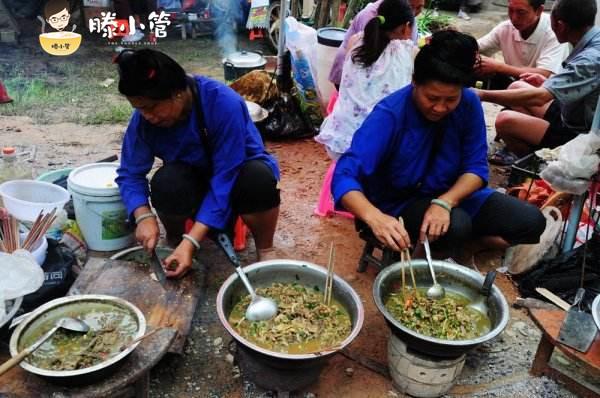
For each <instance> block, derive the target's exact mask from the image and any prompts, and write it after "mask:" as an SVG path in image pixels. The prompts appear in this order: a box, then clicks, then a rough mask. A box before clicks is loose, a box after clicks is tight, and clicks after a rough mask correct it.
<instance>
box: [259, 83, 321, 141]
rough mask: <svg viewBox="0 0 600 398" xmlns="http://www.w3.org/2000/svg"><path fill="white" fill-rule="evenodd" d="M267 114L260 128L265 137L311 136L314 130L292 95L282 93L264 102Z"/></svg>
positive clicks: (272, 138)
mask: <svg viewBox="0 0 600 398" xmlns="http://www.w3.org/2000/svg"><path fill="white" fill-rule="evenodd" d="M264 107H265V109H266V110H267V111H268V112H269V116H268V117H267V119H266V121H265V122H264V127H262V128H261V129H260V131H261V133H262V134H263V136H264V138H265V139H271V140H274V139H286V138H304V137H312V136H313V135H315V131H314V130H313V129H312V128H310V126H307V124H306V123H305V121H304V119H303V118H302V114H301V112H300V110H299V109H298V105H297V104H296V101H295V100H294V98H293V97H292V96H290V95H289V94H282V95H281V96H279V97H277V98H275V99H274V100H272V101H269V102H267V103H265V105H264Z"/></svg>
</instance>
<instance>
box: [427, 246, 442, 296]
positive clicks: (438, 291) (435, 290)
mask: <svg viewBox="0 0 600 398" xmlns="http://www.w3.org/2000/svg"><path fill="white" fill-rule="evenodd" d="M423 246H425V257H427V265H429V271H430V272H431V279H433V285H432V286H431V287H430V288H429V289H427V297H429V298H430V299H433V300H438V299H441V298H443V297H444V296H445V295H446V291H445V290H444V287H443V286H442V285H440V284H439V283H438V282H437V279H436V278H435V271H434V270H433V263H432V261H431V248H430V247H429V239H427V236H425V241H424V242H423Z"/></svg>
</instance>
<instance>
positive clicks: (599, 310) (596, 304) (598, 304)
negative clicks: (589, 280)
mask: <svg viewBox="0 0 600 398" xmlns="http://www.w3.org/2000/svg"><path fill="white" fill-rule="evenodd" d="M592 316H593V317H594V322H596V327H597V328H598V329H600V294H599V295H597V296H596V298H595V299H594V301H593V302H592Z"/></svg>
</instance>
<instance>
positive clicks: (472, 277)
mask: <svg viewBox="0 0 600 398" xmlns="http://www.w3.org/2000/svg"><path fill="white" fill-rule="evenodd" d="M411 264H412V266H413V269H414V272H415V279H416V283H417V288H428V287H430V286H431V275H430V273H429V269H428V266H427V262H426V261H425V260H413V261H412V263H411ZM433 267H434V269H435V273H436V276H437V280H438V282H439V283H440V284H441V285H442V286H443V287H444V289H446V292H454V293H458V294H461V295H463V296H465V297H467V298H468V299H469V300H471V301H473V300H475V299H476V298H477V297H478V296H479V291H480V289H481V286H482V284H483V280H484V277H483V276H482V275H481V274H479V273H478V272H476V271H473V270H471V269H469V268H466V267H463V266H462V265H458V264H453V263H449V262H446V261H437V260H434V261H433ZM401 272H402V263H399V262H398V263H394V264H391V265H390V266H388V267H386V268H384V269H383V270H382V271H381V272H380V273H379V275H377V278H376V279H375V282H374V284H373V298H374V299H375V305H376V306H377V309H379V311H380V312H381V313H382V314H383V316H384V317H385V320H386V321H387V323H388V325H389V326H390V328H391V330H392V332H393V333H395V334H396V335H397V336H398V337H399V338H400V339H401V340H403V341H404V342H406V343H407V344H408V346H409V347H410V348H411V349H414V350H416V351H419V352H421V353H423V354H426V355H433V356H438V357H446V358H451V357H458V356H460V355H462V354H464V353H465V352H467V351H469V350H470V349H472V348H474V347H476V346H477V345H479V344H481V343H483V342H486V341H488V340H490V339H492V338H494V337H496V336H497V335H498V334H500V332H502V331H503V330H504V328H505V327H506V325H507V324H508V319H509V312H508V304H507V302H506V299H505V298H504V296H503V295H502V292H501V291H500V289H498V288H497V287H496V286H493V287H492V292H491V294H490V297H489V299H488V307H489V313H488V316H489V318H490V322H491V329H490V331H489V332H488V333H486V334H484V335H483V336H480V337H477V338H475V339H468V340H444V339H438V338H435V337H429V336H425V335H422V334H420V333H417V332H415V331H414V330H412V329H409V328H407V327H405V326H404V325H403V324H401V323H400V322H399V321H397V320H396V319H395V318H394V317H393V316H392V314H390V313H389V312H388V310H387V309H386V308H385V305H384V301H385V299H386V298H387V296H388V295H389V294H390V293H391V292H392V291H395V290H396V289H397V286H398V285H400V283H401V282H400V281H401ZM405 272H406V275H407V276H408V275H409V273H408V267H406V269H405ZM407 283H409V284H410V277H408V278H407Z"/></svg>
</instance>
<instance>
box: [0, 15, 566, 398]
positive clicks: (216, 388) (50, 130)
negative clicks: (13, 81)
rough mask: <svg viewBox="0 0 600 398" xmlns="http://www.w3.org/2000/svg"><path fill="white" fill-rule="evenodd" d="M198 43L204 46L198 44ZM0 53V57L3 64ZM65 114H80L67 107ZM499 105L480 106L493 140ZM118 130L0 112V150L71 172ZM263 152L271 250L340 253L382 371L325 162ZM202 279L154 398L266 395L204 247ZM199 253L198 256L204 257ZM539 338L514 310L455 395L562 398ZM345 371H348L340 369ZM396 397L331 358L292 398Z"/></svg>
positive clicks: (365, 286) (295, 149)
mask: <svg viewBox="0 0 600 398" xmlns="http://www.w3.org/2000/svg"><path fill="white" fill-rule="evenodd" d="M503 18H504V11H503V10H498V9H493V10H490V11H488V12H487V14H477V15H474V19H473V21H472V22H471V23H469V24H465V25H464V30H467V31H470V32H471V33H473V34H474V35H476V36H480V35H481V34H482V33H483V32H485V31H487V30H489V28H490V27H491V26H492V25H493V24H494V23H496V22H498V21H499V20H501V19H503ZM202 45H204V44H202ZM1 59H2V56H0V60H1ZM194 62H195V63H194V64H193V65H192V68H191V69H193V70H194V71H196V72H203V73H207V74H209V75H212V76H215V77H220V78H222V75H220V76H219V72H220V69H219V68H220V62H219V60H215V59H214V58H211V59H210V60H207V61H206V62H205V61H204V60H201V61H194ZM70 111H71V112H77V109H76V108H71V109H70ZM497 112H498V107H496V106H494V105H489V104H486V105H485V113H486V122H487V124H488V132H489V136H490V138H492V137H493V135H494V132H493V121H494V118H495V115H496V114H497ZM124 128H125V125H124V124H102V125H98V126H95V125H88V124H85V125H84V124H76V123H65V122H63V123H59V124H45V123H43V124H40V123H37V122H35V121H34V120H32V119H31V118H28V117H22V116H0V132H1V133H0V140H1V144H2V145H8V144H13V145H15V144H19V145H25V146H35V148H36V150H37V154H36V157H35V160H34V161H33V164H32V166H33V167H34V169H35V171H36V174H41V173H42V172H44V171H47V170H52V169H59V168H62V167H73V166H78V165H83V164H86V163H90V162H93V161H95V160H98V159H102V158H104V157H107V156H110V155H113V154H118V153H119V150H120V144H121V137H122V134H123V131H124ZM267 147H268V149H269V151H271V152H272V153H273V154H274V155H275V156H276V157H277V159H278V160H279V164H280V168H281V171H282V181H281V188H282V205H281V216H280V220H279V225H278V230H277V235H276V246H278V247H280V248H282V250H283V252H285V253H287V254H288V255H289V256H290V257H293V258H295V259H302V260H306V261H310V262H313V263H316V264H325V263H326V257H327V251H328V247H329V244H330V242H332V241H333V242H335V244H336V248H337V257H336V273H337V274H338V275H339V276H340V277H342V278H344V279H345V280H346V281H348V282H349V283H350V284H351V285H352V286H353V288H354V289H356V291H357V292H358V294H359V295H360V296H361V297H362V301H363V304H364V307H365V323H364V326H363V329H362V330H361V333H360V335H359V336H358V337H357V338H356V340H355V341H354V342H353V343H352V344H351V346H350V350H351V351H352V353H353V354H354V356H356V357H362V358H365V359H369V360H371V361H374V362H376V363H378V364H381V365H383V366H386V364H387V359H386V352H387V340H388V336H389V329H388V328H387V326H386V324H385V322H384V320H383V317H382V316H381V315H380V314H379V313H378V311H377V309H376V308H375V305H374V303H373V299H372V293H371V289H372V282H373V280H374V278H375V275H376V272H375V270H374V269H372V268H370V269H368V271H367V272H365V273H357V272H356V266H357V263H358V258H359V256H360V252H361V250H362V246H363V244H362V242H361V241H360V239H359V238H358V236H357V234H356V233H355V231H354V226H353V222H352V221H351V220H349V219H345V218H341V217H333V218H321V217H317V216H315V215H314V214H313V210H314V207H315V205H316V203H317V197H318V193H319V190H320V188H321V183H322V179H323V176H324V174H325V171H326V169H327V167H328V166H329V159H328V157H327V155H326V153H325V151H324V150H323V148H322V146H320V145H318V144H317V143H315V142H314V141H312V140H311V139H306V140H301V141H294V142H277V143H268V144H267ZM504 179H505V173H504V171H502V170H495V171H494V177H493V180H492V184H493V185H497V184H499V183H501V182H502V181H503V180H504ZM203 250H204V251H203V257H202V268H201V269H199V270H197V271H198V272H199V274H200V276H199V281H200V282H199V283H200V284H201V286H202V296H201V297H202V298H201V303H200V306H199V308H198V310H197V313H196V315H195V318H194V326H193V329H192V333H191V335H190V337H189V339H188V345H187V346H186V349H185V354H184V355H183V356H181V357H178V356H168V357H166V358H165V359H164V360H163V361H162V362H161V363H160V364H159V365H158V366H157V367H156V368H155V369H154V370H153V372H152V384H151V397H156V398H158V397H161V398H180V397H181V398H184V397H230V398H234V397H270V396H274V393H272V392H268V391H263V390H261V389H260V388H257V387H256V386H254V385H253V384H252V383H249V382H247V381H244V380H243V376H240V373H239V369H238V368H237V367H236V366H235V364H233V363H232V357H231V354H230V353H229V351H228V346H229V341H230V340H231V338H230V336H228V335H227V334H226V332H225V330H224V329H223V328H222V327H221V325H220V323H219V321H218V319H217V317H216V312H215V310H214V308H215V304H214V302H215V297H216V292H217V290H218V287H219V286H220V284H221V282H222V281H223V280H224V279H225V278H226V277H227V276H228V275H230V274H231V272H232V270H231V268H230V266H229V265H228V264H227V263H226V260H225V258H224V257H223V256H222V255H220V253H219V252H218V250H217V249H216V248H215V247H214V246H212V245H211V244H207V245H206V246H205V247H204V248H203ZM204 253H205V254H204ZM500 256H501V253H499V252H487V253H483V254H480V255H477V256H476V257H475V258H474V263H475V264H476V265H477V267H478V268H479V270H480V271H482V272H485V271H487V270H490V269H495V268H496V267H498V266H499V262H500ZM241 257H242V260H243V261H245V262H246V263H249V262H252V261H253V259H254V251H253V248H252V241H251V240H250V241H249V249H247V250H246V251H244V252H242V253H241ZM496 283H497V285H498V286H499V287H500V288H501V290H502V291H503V293H504V295H505V296H506V298H507V300H508V302H509V304H512V303H514V301H515V299H516V297H517V295H518V293H517V290H516V288H515V287H514V285H513V283H512V282H511V281H510V279H509V278H508V277H506V276H505V275H503V274H499V276H498V278H497V281H496ZM539 337H540V334H539V332H538V330H537V329H536V328H535V326H533V323H532V322H531V321H530V320H529V318H528V316H527V314H526V313H525V312H524V311H523V310H515V309H512V308H511V321H510V323H509V326H508V328H507V329H506V331H505V332H504V333H503V334H502V335H501V336H500V337H499V338H497V339H495V340H494V341H493V342H490V343H487V344H484V345H482V346H480V347H479V348H478V349H477V350H475V351H474V352H472V353H470V354H469V355H468V358H467V363H466V366H465V369H464V371H463V373H462V375H461V376H460V378H459V381H458V383H457V385H456V386H455V387H454V388H453V389H452V390H451V392H450V394H449V396H452V397H569V396H572V395H570V394H569V393H568V392H566V390H565V389H564V388H563V387H562V386H560V385H557V384H556V383H554V382H552V381H550V380H547V379H545V378H532V377H531V376H529V374H528V369H529V367H530V366H531V361H532V359H533V355H534V353H535V348H536V346H537V342H538V341H539ZM350 368H351V369H352V375H351V376H349V375H348V374H349V373H350V372H349V371H347V369H350ZM315 395H316V396H318V397H351V398H352V397H355V398H368V397H373V398H375V397H399V396H402V395H401V394H400V393H398V392H397V391H395V389H394V387H393V385H392V383H391V380H390V379H388V378H387V377H384V376H382V375H380V374H378V373H375V372H373V371H372V370H370V369H368V368H366V367H364V366H361V365H360V364H358V363H357V362H355V361H353V360H350V359H348V358H346V357H344V356H341V355H337V356H335V357H333V358H332V359H331V360H330V362H329V365H328V366H327V367H326V368H325V370H324V371H323V373H322V375H321V378H320V380H319V382H318V383H316V384H315V385H312V386H310V387H309V388H308V389H307V390H306V391H301V392H297V393H295V394H294V395H293V396H298V397H307V398H308V397H311V396H315Z"/></svg>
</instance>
